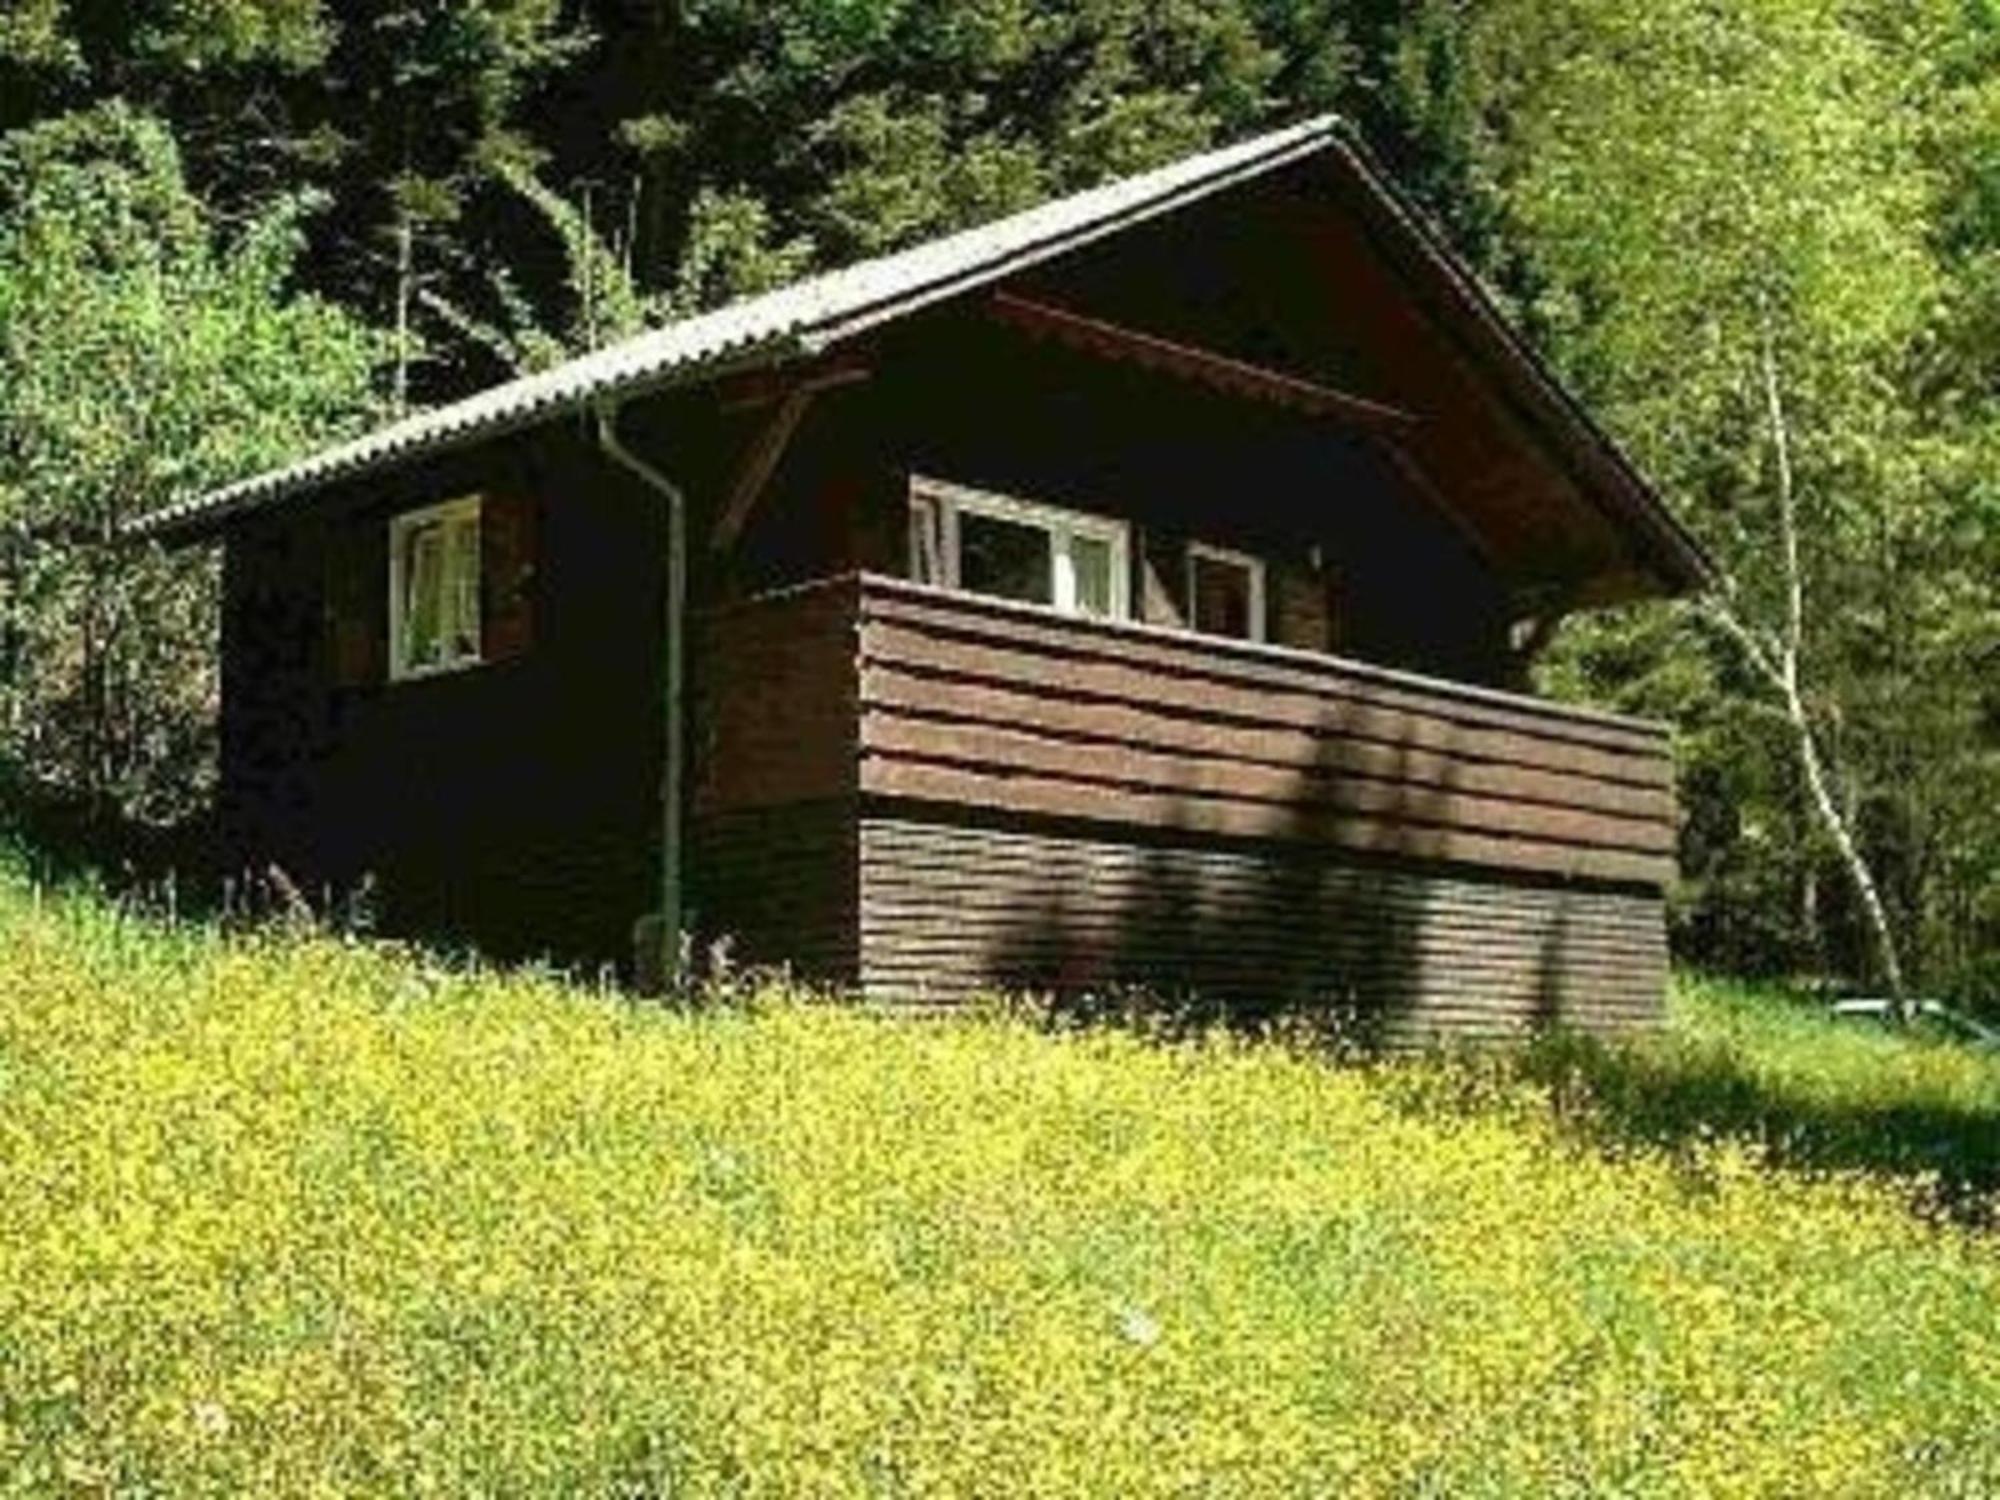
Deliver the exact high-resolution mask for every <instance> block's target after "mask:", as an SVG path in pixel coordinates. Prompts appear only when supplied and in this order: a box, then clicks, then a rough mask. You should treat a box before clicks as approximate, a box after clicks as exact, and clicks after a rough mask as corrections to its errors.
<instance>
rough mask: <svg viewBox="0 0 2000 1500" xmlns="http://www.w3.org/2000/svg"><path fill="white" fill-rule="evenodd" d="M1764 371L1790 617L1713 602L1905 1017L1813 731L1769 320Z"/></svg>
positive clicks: (1850, 833)
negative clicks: (1782, 735) (1759, 616)
mask: <svg viewBox="0 0 2000 1500" xmlns="http://www.w3.org/2000/svg"><path fill="white" fill-rule="evenodd" d="M1759 367H1760V369H1759V373H1760V374H1761V376H1762V380H1763V395H1764V408H1765V416H1766V419H1767V420H1768V421H1769V423H1770V427H1771V447H1772V453H1773V456H1774V459H1775V461H1776V467H1777V486H1778V530H1779V538H1778V540H1779V554H1780V558H1781V564H1782V567H1783V569H1784V580H1783V581H1784V595H1785V618H1784V622H1783V624H1782V626H1781V628H1780V629H1779V630H1778V631H1776V632H1774V633H1772V635H1770V636H1768V637H1766V636H1760V635H1759V633H1758V632H1757V631H1756V630H1755V629H1753V628H1752V627H1751V625H1750V624H1749V623H1748V622H1747V621H1746V620H1745V619H1744V618H1743V616H1742V615H1741V613H1739V610H1738V604H1737V594H1736V589H1735V587H1734V585H1733V583H1731V584H1726V585H1725V595H1724V597H1723V598H1721V599H1717V600H1711V601H1710V602H1709V606H1708V609H1709V614H1710V616H1711V617H1712V618H1713V619H1714V620H1715V621H1716V622H1717V623H1718V624H1719V625H1721V627H1722V628H1723V631H1724V632H1725V633H1726V634H1727V635H1728V636H1729V637H1730V638H1731V639H1732V640H1733V641H1735V643H1736V645H1737V647H1738V648H1739V649H1740V650H1741V651H1742V652H1743V654H1744V657H1745V658H1746V659H1747V660H1748V661H1749V663H1750V664H1751V666H1752V667H1753V668H1754V669H1755V670H1756V671H1757V673H1758V674H1759V675H1760V676H1761V677H1763V678H1764V680H1765V681H1766V682H1767V683H1769V684H1770V685H1771V686H1772V687H1773V688H1774V689H1775V690H1776V693H1777V696H1778V700H1779V705H1780V707H1781V709H1782V710H1783V713H1784V716H1785V721H1786V723H1787V724H1788V725H1789V726H1790V728H1791V731H1792V742H1793V746H1794V749H1795V751H1796V753H1797V755H1798V762H1799V771H1800V774H1801V775H1802V776H1803V777H1804V779H1805V783H1806V791H1807V794H1808V796H1809V797H1810V799H1811V803H1812V808H1813V812H1814V815H1815V816H1816V817H1817V818H1818V820H1819V823H1820V826H1821V828H1822V829H1823V830H1824V831H1825V833H1826V835H1827V838H1828V839H1829V840H1830V841H1831V842H1832V844H1833V847H1834V850H1835V852H1836V853H1838V854H1839V856H1840V862H1841V866H1842V868H1843V869H1845V871H1846V872H1847V877H1848V879H1849V881H1850V882H1851V883H1852V884H1853V886H1854V890H1855V894H1856V895H1857V896H1858V897H1859V898H1860V901H1861V910H1862V913H1863V915H1864V916H1865V917H1866V919H1867V923H1868V929H1869V934H1870V936H1871V937H1872V939H1873V940H1874V946H1875V957H1876V962H1877V964H1878V965H1879V966H1880V968H1881V971H1882V978H1883V980H1884V982H1885V983H1887V985H1888V987H1889V993H1890V996H1891V997H1892V998H1893V999H1894V1000H1895V1002H1896V1010H1897V1015H1898V1017H1899V1018H1901V1019H1903V1020H1907V1019H1908V1012H1907V1009H1906V1007H1905V1006H1904V1004H1903V999H1904V982H1903V964H1902V958H1901V956H1900V955H1899V954H1898V952H1897V949H1896V936H1895V932H1894V930H1893V929H1892V928H1891V927H1890V925H1889V914H1888V910H1887V908H1886V907H1884V906H1883V904H1882V894H1881V890H1880V887H1878V886H1877V885H1876V883H1875V873H1874V871H1873V870H1872V869H1871V868H1870V867H1869V864H1868V859H1867V856H1866V855H1865V854H1863V853H1862V851H1861V846H1860V844H1859V843H1858V842H1857V841H1856V840H1855V838H1854V830H1853V827H1852V823H1851V820H1850V819H1849V817H1848V816H1847V814H1846V813H1845V812H1844V811H1843V810H1842V809H1841V806H1840V804H1839V803H1838V802H1837V801H1836V800H1835V799H1834V795H1833V786H1832V782H1831V779H1830V777H1829V774H1828V769H1827V764H1826V757H1825V755H1824V753H1823V752H1822V751H1821V749H1820V745H1819V740H1818V737H1817V736H1816V735H1815V734H1814V733H1813V726H1812V715H1811V713H1810V712H1809V711H1808V709H1807V705H1806V699H1805V693H1804V690H1803V688H1802V687H1801V674H1800V658H1801V656H1802V655H1803V654H1804V641H1805V570H1804V567H1803V565H1802V564H1801V562H1800V558H1799V513H1798V490H1797V480H1796V478H1795V476H1794V474H1793V470H1792V438H1791V424H1790V420H1789V418H1788V416H1787V414H1786V410H1785V401H1784V388H1783V385H1782V383H1781V382H1780V380H1779V375H1778V357H1777V351H1776V347H1775V344H1774V342H1773V340H1772V337H1771V333H1770V329H1769V326H1768V325H1766V327H1765V329H1764V335H1763V341H1762V347H1761V349H1760V350H1759Z"/></svg>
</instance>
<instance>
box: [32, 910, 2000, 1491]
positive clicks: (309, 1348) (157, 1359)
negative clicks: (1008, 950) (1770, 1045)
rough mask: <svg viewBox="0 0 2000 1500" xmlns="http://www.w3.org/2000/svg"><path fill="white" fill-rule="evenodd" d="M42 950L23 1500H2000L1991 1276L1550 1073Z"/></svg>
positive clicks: (306, 950) (99, 920)
mask: <svg viewBox="0 0 2000 1500" xmlns="http://www.w3.org/2000/svg"><path fill="white" fill-rule="evenodd" d="M0 944H4V947H0V953H4V959H0V1492H4V1493H7V1494H42V1493H69V1492H83V1493H114V1492H115V1493H162V1494H174V1495H188V1494H203V1493H208V1494H231V1495H236V1494H259V1495H265V1494H276V1495H307V1494H314V1495H317V1494H329V1495H331V1494H341V1495H346V1494H367V1493H382V1494H396V1495H405V1494H430V1493H454V1494H455V1493H464V1492H478V1493H507V1494H536V1495H540V1494H551V1493H562V1494H591V1495H634V1494H654V1493H660V1494H665V1493H673V1494H693V1495H705V1494H716V1493H728V1494H743V1495H764V1494H770V1495H800V1494H806V1495H822V1494H870V1495H873V1494H883V1495H982V1494H985V1495H1008V1496H1016V1495H1075V1494H1100V1495H1118V1496H1128V1495H1131V1496H1140V1495H1155V1494H1174V1495H1229V1496H1254V1495H1301V1496H1324V1495H1329V1494H1344V1495H1424V1494H1436V1495H1454V1496H1457V1495H1538V1496H1539V1495H1570V1494H1574V1495H1584V1494H1591V1495H1596V1494H1606V1493H1609V1494H1635V1495H1636V1494H1644V1495H1689V1496H1716V1495H1786V1496H1793V1495H1802V1494H1837V1495H1885V1496H1887V1495H1896V1496H1901V1495H1914V1494H1924V1495H1947V1494H1961V1495H1982V1494H1991V1493H1996V1492H2000V1265H1996V1261H1995V1256H1994V1245H1993V1244H1992V1242H1991V1241H1990V1240H1989V1239H1986V1238H1982V1237H1981V1236H1980V1235H1978V1234H1976V1233H1974V1232H1971V1231H1967V1230H1959V1229H1951V1228H1947V1227H1940V1226H1938V1225H1935V1224H1930V1223H1926V1222H1925V1221H1924V1220H1923V1218H1922V1217H1921V1216H1919V1215H1918V1214H1917V1213H1915V1212H1913V1211H1912V1209H1911V1207H1910V1203H1909V1195H1908V1192H1907V1191H1906V1189H1905V1187H1903V1186H1901V1185H1898V1184H1895V1183H1891V1182H1884V1181H1877V1180H1869V1179H1864V1178H1862V1177H1860V1176H1858V1175H1847V1176H1842V1175H1837V1174H1836V1175H1821V1176H1818V1177H1815V1178H1812V1179H1808V1178H1807V1177H1805V1176H1804V1175H1801V1174H1797V1173H1792V1172H1787V1171H1781V1170H1777V1169H1775V1168H1770V1167H1767V1166H1764V1165H1761V1164H1760V1163H1759V1161H1757V1160H1756V1159H1754V1158H1753V1156H1752V1155H1751V1154H1749V1152H1748V1151H1747V1150H1746V1149H1745V1148H1742V1147H1736V1146H1731V1145H1728V1144H1723V1143H1713V1144H1707V1145H1702V1146H1698V1147H1693V1148H1681V1149H1668V1148H1666V1147H1658V1148H1654V1147H1645V1148H1638V1147H1634V1148H1629V1149H1622V1150H1610V1149H1606V1148H1602V1147H1595V1146H1592V1145H1590V1144H1588V1142H1587V1141H1586V1139H1585V1138H1584V1137H1583V1136H1581V1135H1579V1134H1578V1133H1577V1132H1576V1131H1574V1130H1566V1129H1564V1128H1562V1127H1561V1126H1560V1125H1559V1124H1558V1123H1557V1122H1556V1118H1555V1116H1554V1114H1553V1113H1552V1112H1551V1111H1550V1109H1549V1108H1548V1106H1547V1094H1546V1092H1545V1091H1544V1089H1543V1086H1542V1085H1539V1084H1533V1083H1530V1082H1526V1081H1521V1080H1519V1079H1518V1078H1517V1079H1516V1080H1515V1081H1512V1082H1509V1081H1508V1080H1507V1078H1506V1077H1504V1076H1502V1075H1500V1074H1498V1073H1494V1074H1492V1075H1491V1076H1489V1077H1488V1078H1487V1080H1486V1081H1485V1082H1484V1083H1482V1084H1481V1085H1480V1086H1479V1088H1478V1089H1476V1090H1471V1091H1470V1092H1472V1093H1478V1094H1480V1095H1481V1097H1479V1098H1477V1099H1470V1100H1468V1099H1467V1098H1465V1097H1461V1098H1459V1099H1458V1101H1457V1102H1456V1103H1453V1104H1450V1105H1445V1104H1442V1103H1439V1102H1437V1100H1438V1099H1439V1098H1440V1097H1441V1096H1442V1095H1443V1094H1445V1093H1449V1092H1450V1089H1449V1088H1447V1087H1446V1085H1445V1084H1443V1083H1441V1082H1440V1081H1439V1076H1440V1075H1439V1071H1438V1070H1440V1069H1441V1068H1449V1067H1450V1066H1452V1065H1450V1064H1440V1063H1437V1062H1434V1061H1411V1062H1404V1063H1386V1064H1378V1065H1373V1066H1346V1067H1341V1066H1335V1065H1332V1064H1330V1063H1328V1062H1326V1061H1323V1060H1320V1059H1316V1058H1314V1057H1311V1056H1308V1055H1306V1054H1304V1053H1303V1052H1301V1051H1296V1050H1287V1049H1285V1048H1282V1047H1278V1046H1273V1045H1252V1044H1247V1043H1229V1042H1223V1041H1214V1042H1207V1043H1202V1044H1198V1045H1181V1046H1164V1045H1158V1044H1152V1043H1148V1042H1145V1041H1143V1040H1140V1039H1138V1038H1135V1037H1132V1036H1129V1035H1124V1034H1113V1033H1096V1034H1077V1035H1062V1036H1052V1035H1048V1034H1045V1033H1042V1032H1039V1031H1037V1030H1035V1029H1034V1028H1032V1027H1030V1026H1028V1025H1025V1024H1021V1023H1017V1022H1009V1021H1004V1020H995V1019H992V1018H990V1017H989V1018H983V1019H964V1020H958V1021H950V1022H940V1023H914V1022H893V1021H885V1020H881V1019H874V1018H870V1017H867V1016H864V1015H861V1014H857V1013H854V1012H851V1011H845V1010H839V1009H833V1008H823V1007H813V1006H809V1005H805V1004H802V1003H796V1002H792V1001H787V1000H784V999H782V998H780V997H776V996H772V997H767V998H766V999H765V1000H764V1001H763V1002H762V1003H760V1004H759V1005H757V1006H755V1007H752V1008H750V1009H747V1010H739V1011H719V1012H711V1013H705V1014H669V1013H662V1012H659V1011H656V1010H651V1009H648V1008H644V1007H638V1006H634V1005H632V1004H630V1003H627V1002H624V1001H622V1000H620V999H618V998H617V997H615V996H611V995H607V994H596V993H592V992H589V991H585V990H580V989H577V988H574V987H565V986H562V985H560V984H558V983H556V982H554V981H552V980H547V979H542V978H537V977H534V976H494V975H491V974H473V973H461V972H456V971H452V970H448V969H446V968H443V967H440V966H438V965H437V964H435V963H431V962H428V961H425V960H422V959H419V958H414V957H411V956H407V955H397V954H393V953H389V952H385V951H381V950H371V949H368V948H364V947H361V946H358V945H346V944H340V943H336V942H331V941H323V940H310V941H307V940H285V941H281V940H278V939H275V938H268V939H259V940H241V939H223V938H219V937H216V936H214V935H212V934H207V933H203V932H200V931H196V930H192V929H168V928H163V927H158V926H152V925H149V924H147V923H145V922H142V921H139V920H136V919H132V918H128V917H124V916H121V915H119V914H117V913H116V912H114V911H113V910H111V909H110V908H109V907H108V906H107V905H106V904H105V903H103V902H101V901H98V900H94V899H91V898H87V897H80V896H62V897H54V896H51V897H41V896H38V895H36V894H34V893H32V892H30V891H29V890H28V889H27V888H26V887H25V886H23V885H20V884H19V883H18V882H16V883H13V884H5V883H0ZM1460 1092H1461V1094H1466V1093H1467V1092H1468V1091H1466V1090H1461V1091H1460ZM1427 1101H1428V1102H1427Z"/></svg>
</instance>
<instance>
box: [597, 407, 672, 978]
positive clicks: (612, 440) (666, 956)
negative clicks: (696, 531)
mask: <svg viewBox="0 0 2000 1500" xmlns="http://www.w3.org/2000/svg"><path fill="white" fill-rule="evenodd" d="M618 412H619V408H618V405H617V403H615V402H613V403H608V404H606V405H603V406H600V407H599V408H598V409H597V445H598V447H599V448H601V449H603V450H604V455H605V457H607V458H609V459H610V460H611V461H612V462H613V463H616V464H617V465H619V466H620V467H621V468H623V469H625V470H627V471H628V472H629V473H631V474H632V475H634V476H635V477H636V478H637V479H638V480H639V482H640V483H642V484H644V485H645V486H646V488H648V489H650V490H652V491H653V492H654V493H655V494H657V495H658V496H660V498H661V499H663V500H665V501H666V502H667V601H666V620H665V625H666V631H667V641H666V650H667V661H666V679H667V680H666V702H665V704H664V707H665V709H666V721H667V722H666V747H665V748H666V755H665V765H664V767H663V768H662V770H661V773H660V917H659V943H660V947H659V977H660V982H661V986H662V988H663V990H664V991H665V992H666V993H669V994H671V993H673V992H674V991H675V990H676V989H678V988H679V986H680V982H681V979H682V975H681V912H682V904H683V903H682V900H681V782H682V779H683V766H682V763H683V761H684V759H685V758H686V743H687V736H686V733H685V730H684V720H685V718H686V711H685V706H684V704H683V701H682V700H683V697H684V691H683V682H684V677H685V673H686V652H685V642H684V637H685V629H684V626H685V624H686V619H687V496H686V495H685V494H683V493H682V491H681V488H680V486H679V485H677V484H675V483H674V482H673V481H672V480H671V479H669V478H667V476H666V475H664V474H662V473H661V472H660V471H659V470H658V469H656V468H654V467H653V466H652V465H651V464H649V463H647V462H646V461H645V460H644V459H643V458H641V457H639V456H638V454H636V453H634V452H632V450H631V449H629V448H627V447H626V446H625V444H624V443H623V442H622V441H621V440H620V439H619V436H618ZM642 946H643V945H642ZM643 959H644V954H643V952H642V954H641V960H642V970H641V972H642V974H643Z"/></svg>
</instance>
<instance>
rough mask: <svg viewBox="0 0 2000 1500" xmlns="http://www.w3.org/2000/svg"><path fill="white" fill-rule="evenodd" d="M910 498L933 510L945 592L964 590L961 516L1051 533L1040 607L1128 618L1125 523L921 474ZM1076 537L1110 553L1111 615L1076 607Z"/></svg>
mask: <svg viewBox="0 0 2000 1500" xmlns="http://www.w3.org/2000/svg"><path fill="white" fill-rule="evenodd" d="M910 499H911V502H912V503H913V504H914V502H915V501H917V500H918V499H924V500H929V501H930V502H931V503H933V504H934V505H936V506H937V511H938V531H939V537H938V552H939V554H940V555H939V558H938V561H939V563H940V564H941V565H942V567H943V570H944V577H943V580H942V581H943V584H944V586H945V587H946V588H950V589H960V590H963V588H964V585H963V584H962V583H961V581H960V574H959V518H960V517H961V516H963V515H974V516H991V517H993V518H994V519H995V520H1000V521H1013V522H1016V523H1018V524H1021V525H1025V526H1034V527H1037V528H1039V529H1040V530H1042V531H1045V532H1047V533H1048V534H1049V559H1050V564H1051V568H1052V577H1051V579H1050V587H1049V594H1050V604H1049V605H1047V606H1043V607H1045V608H1053V609H1054V610H1055V611H1056V612H1057V613H1059V614H1065V615H1072V616H1075V617H1076V618H1078V619H1083V620H1095V619H1107V620H1130V619H1131V618H1132V546H1131V536H1132V529H1131V527H1129V526H1127V525H1126V524H1125V522H1123V521H1114V520H1112V519H1111V518H1110V517H1109V516H1094V515H1089V514H1086V513H1085V512H1083V511H1077V510H1070V509H1068V508H1067V507H1065V506H1061V505H1049V504H1046V503H1044V502H1042V501H1039V500H1022V499H1020V498H1018V497H1016V496H1013V495H1001V494H995V493H994V492H993V491H991V490H976V489H972V488H970V487H969V486H967V485H962V484H951V483H947V482H946V481H944V480H942V479H929V478H926V477H924V476H922V475H912V476H911V478H910ZM1077 537H1083V538H1086V539H1088V540H1090V541H1097V542H1103V543H1104V544H1105V545H1106V546H1108V547H1109V548H1110V550H1111V601H1110V603H1111V612H1110V613H1109V614H1108V615H1102V616H1100V615H1093V614H1088V613H1086V612H1085V611H1083V610H1081V609H1079V608H1078V607H1077V603H1076V562H1075V559H1074V558H1073V557H1072V556H1071V553H1070V544H1071V542H1072V540H1073V539H1075V538H1077ZM980 597H982V598H984V597H988V596H986V595H981V596H980ZM1010 602H1015V603H1019V602H1022V601H1018V600H1016V601H1010ZM1031 607H1032V606H1031Z"/></svg>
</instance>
